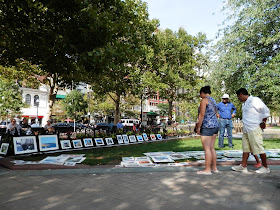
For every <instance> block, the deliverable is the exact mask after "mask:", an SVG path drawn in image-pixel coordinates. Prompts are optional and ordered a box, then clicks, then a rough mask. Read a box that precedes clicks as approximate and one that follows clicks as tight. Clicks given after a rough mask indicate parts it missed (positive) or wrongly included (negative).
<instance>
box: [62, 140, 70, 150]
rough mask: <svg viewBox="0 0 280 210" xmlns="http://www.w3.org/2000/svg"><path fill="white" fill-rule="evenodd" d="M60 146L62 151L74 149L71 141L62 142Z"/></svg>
mask: <svg viewBox="0 0 280 210" xmlns="http://www.w3.org/2000/svg"><path fill="white" fill-rule="evenodd" d="M60 146H61V149H71V148H72V146H71V142H70V140H61V141H60Z"/></svg>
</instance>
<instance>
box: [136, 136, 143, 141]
mask: <svg viewBox="0 0 280 210" xmlns="http://www.w3.org/2000/svg"><path fill="white" fill-rule="evenodd" d="M136 138H137V141H139V142H142V141H144V139H143V137H142V136H141V135H138V136H136Z"/></svg>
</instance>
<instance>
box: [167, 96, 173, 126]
mask: <svg viewBox="0 0 280 210" xmlns="http://www.w3.org/2000/svg"><path fill="white" fill-rule="evenodd" d="M172 103H173V101H168V105H169V109H168V120H169V121H170V122H172V111H173V106H172Z"/></svg>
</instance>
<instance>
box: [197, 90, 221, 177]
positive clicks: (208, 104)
mask: <svg viewBox="0 0 280 210" xmlns="http://www.w3.org/2000/svg"><path fill="white" fill-rule="evenodd" d="M210 94H211V89H210V86H205V87H202V88H201V89H200V97H201V98H202V100H201V102H200V106H199V113H198V123H197V124H196V133H197V134H198V135H200V136H201V143H202V146H203V149H204V152H205V169H204V170H203V171H198V172H197V173H198V174H205V175H211V174H212V172H211V166H212V171H213V172H219V171H218V169H217V154H216V151H215V147H214V145H215V140H216V137H217V134H218V131H219V124H218V120H217V116H216V106H217V104H216V101H215V100H214V99H213V98H212V97H210Z"/></svg>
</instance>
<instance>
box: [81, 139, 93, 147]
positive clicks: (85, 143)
mask: <svg viewBox="0 0 280 210" xmlns="http://www.w3.org/2000/svg"><path fill="white" fill-rule="evenodd" d="M83 141H84V145H85V147H92V146H93V141H92V138H87V139H83Z"/></svg>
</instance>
